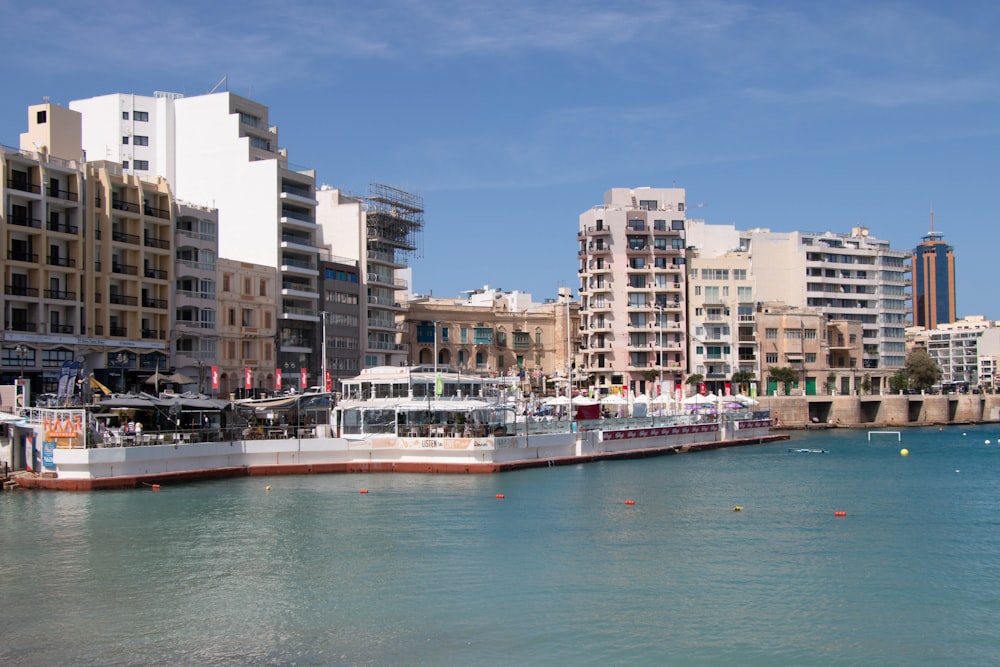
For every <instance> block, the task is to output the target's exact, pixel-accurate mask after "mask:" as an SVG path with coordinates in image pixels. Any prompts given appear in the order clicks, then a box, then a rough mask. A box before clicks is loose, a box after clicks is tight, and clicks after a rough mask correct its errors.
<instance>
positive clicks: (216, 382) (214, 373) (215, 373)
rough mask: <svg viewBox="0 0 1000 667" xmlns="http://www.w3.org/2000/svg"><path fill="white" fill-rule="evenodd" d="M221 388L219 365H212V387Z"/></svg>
mask: <svg viewBox="0 0 1000 667" xmlns="http://www.w3.org/2000/svg"><path fill="white" fill-rule="evenodd" d="M218 388H219V367H218V366H212V389H218Z"/></svg>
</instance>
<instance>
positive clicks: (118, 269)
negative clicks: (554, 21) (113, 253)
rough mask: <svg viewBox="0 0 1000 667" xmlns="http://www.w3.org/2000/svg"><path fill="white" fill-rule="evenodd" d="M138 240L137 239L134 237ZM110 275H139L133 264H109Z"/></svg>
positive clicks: (137, 268)
mask: <svg viewBox="0 0 1000 667" xmlns="http://www.w3.org/2000/svg"><path fill="white" fill-rule="evenodd" d="M136 238H138V237H136ZM111 273H120V274H122V275H126V276H137V275H139V267H137V266H135V265H133V264H115V263H112V264H111Z"/></svg>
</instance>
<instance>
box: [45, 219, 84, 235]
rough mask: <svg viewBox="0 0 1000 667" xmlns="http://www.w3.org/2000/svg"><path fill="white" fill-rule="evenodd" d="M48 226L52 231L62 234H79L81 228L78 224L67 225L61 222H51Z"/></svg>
mask: <svg viewBox="0 0 1000 667" xmlns="http://www.w3.org/2000/svg"><path fill="white" fill-rule="evenodd" d="M46 228H47V229H48V230H49V231H50V232H59V233H60V234H74V235H76V234H78V233H79V232H80V228H79V227H77V226H76V225H67V224H63V223H59V222H50V223H48V224H47V225H46Z"/></svg>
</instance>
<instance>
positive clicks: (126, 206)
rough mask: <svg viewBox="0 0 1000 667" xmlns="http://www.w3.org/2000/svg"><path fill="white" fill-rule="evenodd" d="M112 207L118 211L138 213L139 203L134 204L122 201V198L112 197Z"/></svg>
mask: <svg viewBox="0 0 1000 667" xmlns="http://www.w3.org/2000/svg"><path fill="white" fill-rule="evenodd" d="M111 208H113V209H114V210H116V211H128V212H129V213H138V212H139V205H138V204H133V203H132V202H128V201H122V200H121V199H112V200H111Z"/></svg>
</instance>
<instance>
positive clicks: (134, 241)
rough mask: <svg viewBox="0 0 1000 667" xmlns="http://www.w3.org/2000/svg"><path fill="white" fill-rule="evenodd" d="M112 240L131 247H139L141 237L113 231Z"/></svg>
mask: <svg viewBox="0 0 1000 667" xmlns="http://www.w3.org/2000/svg"><path fill="white" fill-rule="evenodd" d="M111 240H112V241H118V242H119V243H128V244H129V245H139V236H138V235H137V234H126V233H125V232H121V231H116V230H112V231H111Z"/></svg>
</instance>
